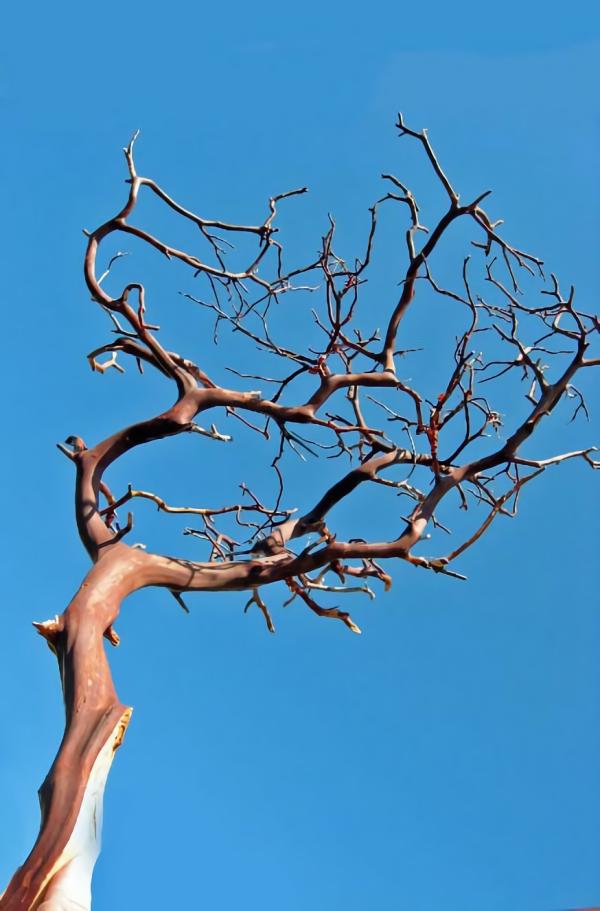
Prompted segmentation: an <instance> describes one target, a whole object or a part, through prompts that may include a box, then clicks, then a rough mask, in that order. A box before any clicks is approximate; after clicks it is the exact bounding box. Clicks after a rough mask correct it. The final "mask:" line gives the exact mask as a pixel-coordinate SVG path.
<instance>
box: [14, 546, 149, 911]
mask: <svg viewBox="0 0 600 911" xmlns="http://www.w3.org/2000/svg"><path fill="white" fill-rule="evenodd" d="M122 569H123V567H122V564H121V566H119V561H116V560H112V559H110V558H108V557H107V559H106V561H104V560H102V561H100V563H98V564H96V566H94V567H93V568H92V570H91V571H90V573H89V575H88V577H87V578H86V580H85V581H84V583H83V584H82V586H81V588H80V590H79V592H78V593H77V595H76V596H75V598H74V599H73V601H72V602H71V603H70V605H69V607H68V608H67V610H66V611H65V613H64V614H63V615H62V616H61V617H57V618H56V619H54V620H50V621H47V622H45V623H37V624H35V626H36V627H37V629H38V631H39V632H40V633H41V635H42V636H44V638H45V639H46V640H47V642H48V645H49V646H50V648H51V649H52V650H53V652H54V653H55V654H56V657H57V659H58V665H59V670H60V675H61V681H62V688H63V695H64V702H65V714H66V720H65V731H64V734H63V738H62V742H61V744H60V748H59V750H58V753H57V756H56V759H55V760H54V763H53V764H52V767H51V769H50V771H49V772H48V775H47V776H46V779H45V781H44V783H43V784H42V786H41V788H40V791H39V798H40V807H41V815H42V818H41V825H40V831H39V835H38V837H37V840H36V842H35V845H34V847H33V849H32V851H31V853H30V854H29V857H28V858H27V859H26V861H25V863H24V864H23V866H22V867H20V868H19V869H18V870H17V872H16V873H15V875H14V876H13V878H12V880H11V881H10V883H9V885H8V887H7V889H6V891H5V892H4V894H3V895H2V897H1V898H0V911H17V909H18V911H41V909H43V911H71V909H73V911H75V909H77V911H82V909H89V908H90V907H91V879H92V873H93V868H94V864H95V861H96V858H97V856H98V853H99V850H100V836H101V824H102V798H103V793H104V787H105V784H106V779H107V777H108V772H109V770H110V766H111V763H112V759H113V756H114V753H115V750H116V749H117V747H118V746H119V745H120V743H121V741H122V739H123V735H124V733H125V730H126V728H127V725H128V722H129V718H130V716H131V709H130V708H128V707H127V706H125V705H123V704H122V703H121V702H120V701H119V699H118V697H117V694H116V691H115V688H114V685H113V682H112V678H111V674H110V669H109V666H108V661H107V658H106V654H105V650H104V643H103V636H107V637H108V638H110V639H111V640H112V641H113V642H114V643H116V641H117V640H116V638H115V635H114V633H113V631H112V623H113V621H114V619H115V617H116V615H117V613H118V608H119V605H120V603H121V600H122V597H123V596H124V594H126V593H127V590H130V587H129V585H128V584H127V581H126V579H125V575H126V574H124V573H123V571H122Z"/></svg>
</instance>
